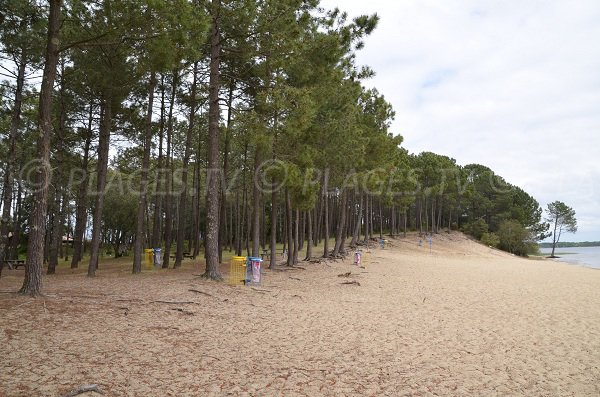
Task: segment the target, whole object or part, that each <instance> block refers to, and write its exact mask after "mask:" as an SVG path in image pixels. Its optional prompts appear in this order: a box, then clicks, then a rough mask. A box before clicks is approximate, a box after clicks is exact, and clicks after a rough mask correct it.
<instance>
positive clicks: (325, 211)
mask: <svg viewBox="0 0 600 397" xmlns="http://www.w3.org/2000/svg"><path fill="white" fill-rule="evenodd" d="M323 216H324V217H325V222H324V225H325V237H324V238H325V241H324V243H323V258H329V172H328V171H326V172H325V175H323Z"/></svg>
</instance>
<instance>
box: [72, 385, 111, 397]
mask: <svg viewBox="0 0 600 397" xmlns="http://www.w3.org/2000/svg"><path fill="white" fill-rule="evenodd" d="M91 391H94V392H96V393H98V394H104V392H103V391H102V390H101V389H100V388H99V387H98V385H82V386H79V387H78V388H76V389H73V390H71V391H70V392H68V393H67V394H65V395H63V396H62V397H75V396H78V395H80V394H83V393H88V392H91Z"/></svg>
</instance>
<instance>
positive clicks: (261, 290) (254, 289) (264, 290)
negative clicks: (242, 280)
mask: <svg viewBox="0 0 600 397" xmlns="http://www.w3.org/2000/svg"><path fill="white" fill-rule="evenodd" d="M252 290H253V291H256V292H262V293H267V292H273V291H269V290H268V289H258V288H254V287H252Z"/></svg>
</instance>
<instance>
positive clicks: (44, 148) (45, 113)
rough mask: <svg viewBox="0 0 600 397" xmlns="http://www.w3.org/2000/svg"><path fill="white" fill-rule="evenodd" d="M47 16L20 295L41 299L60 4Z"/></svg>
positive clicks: (53, 2) (53, 4) (54, 1)
mask: <svg viewBox="0 0 600 397" xmlns="http://www.w3.org/2000/svg"><path fill="white" fill-rule="evenodd" d="M49 3H50V9H49V12H48V40H47V44H46V61H45V63H44V74H43V77H42V88H41V91H40V104H39V121H38V129H39V135H38V140H37V158H38V161H39V166H38V169H37V173H36V188H37V189H36V191H35V192H34V193H33V203H32V210H31V216H30V218H29V229H30V232H29V242H28V243H27V253H28V257H27V265H26V266H25V279H24V280H23V286H22V287H21V289H20V291H19V293H21V294H23V295H30V296H34V297H35V296H39V295H40V294H41V291H42V265H43V252H44V236H45V234H46V211H47V208H48V185H49V184H50V180H51V168H50V138H51V136H52V87H53V86H54V80H55V78H56V66H57V64H58V48H59V45H60V41H59V29H60V9H61V3H62V1H61V0H50V1H49Z"/></svg>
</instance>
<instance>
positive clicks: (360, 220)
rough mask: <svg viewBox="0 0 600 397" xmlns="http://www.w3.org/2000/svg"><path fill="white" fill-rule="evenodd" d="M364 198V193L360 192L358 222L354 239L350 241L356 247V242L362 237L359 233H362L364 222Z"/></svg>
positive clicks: (351, 245) (353, 235)
mask: <svg viewBox="0 0 600 397" xmlns="http://www.w3.org/2000/svg"><path fill="white" fill-rule="evenodd" d="M363 200H364V193H363V192H360V201H359V204H358V211H357V214H356V224H355V225H354V233H352V240H351V241H350V248H354V247H356V243H357V242H358V239H359V238H360V236H359V234H360V226H361V223H362V211H363Z"/></svg>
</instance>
